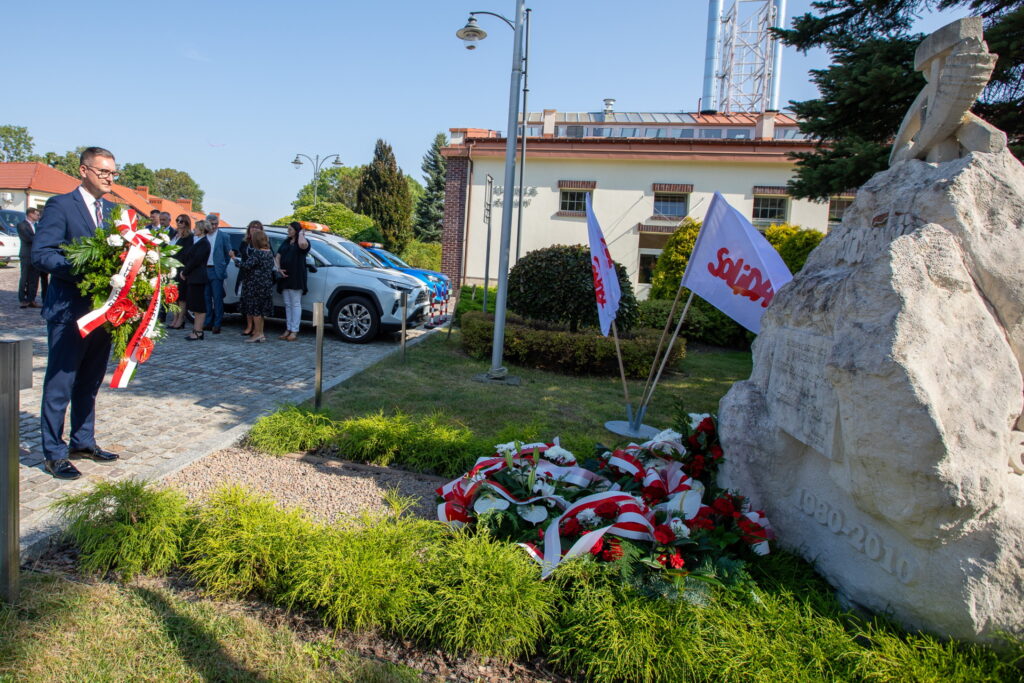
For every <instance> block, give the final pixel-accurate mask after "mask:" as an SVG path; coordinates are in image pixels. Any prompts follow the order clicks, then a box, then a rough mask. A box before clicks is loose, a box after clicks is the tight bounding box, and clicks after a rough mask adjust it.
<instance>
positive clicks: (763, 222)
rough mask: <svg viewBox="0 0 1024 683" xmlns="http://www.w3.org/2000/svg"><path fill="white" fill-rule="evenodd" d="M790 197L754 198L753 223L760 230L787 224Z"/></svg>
mask: <svg viewBox="0 0 1024 683" xmlns="http://www.w3.org/2000/svg"><path fill="white" fill-rule="evenodd" d="M788 208H789V197H754V215H753V220H752V221H751V222H752V223H753V224H754V226H755V227H757V228H759V229H763V228H767V227H768V226H769V225H779V224H780V223H785V222H786V214H787V209H788Z"/></svg>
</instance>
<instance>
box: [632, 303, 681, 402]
mask: <svg viewBox="0 0 1024 683" xmlns="http://www.w3.org/2000/svg"><path fill="white" fill-rule="evenodd" d="M680 289H682V288H680ZM691 303H693V290H691V291H690V296H689V297H688V298H687V299H686V306H684V307H683V314H682V315H681V316H679V323H678V324H676V329H675V331H674V332H673V333H672V340H671V341H670V342H669V343H668V348H666V349H665V355H664V356H662V358H661V367H660V368H658V374H657V376H656V377H655V378H654V383H653V384H652V385H651V389H650V391H649V392H648V393H647V395H646V396H644V397H643V400H642V401H640V408H639V410H637V413H638V414H639V415H640V416H642V415H643V414H644V413H645V412H647V405H648V404H649V403H650V401H651V398H653V397H654V389H655V387H657V386H658V380H660V379H661V373H662V372H663V371H664V370H665V364H666V363H667V362H668V357H669V356H670V355H672V354H671V350H672V345H673V344H675V343H676V338H677V337H678V336H679V330H680V329H681V328H682V327H683V321H684V320H686V314H687V312H689V310H690V304H691Z"/></svg>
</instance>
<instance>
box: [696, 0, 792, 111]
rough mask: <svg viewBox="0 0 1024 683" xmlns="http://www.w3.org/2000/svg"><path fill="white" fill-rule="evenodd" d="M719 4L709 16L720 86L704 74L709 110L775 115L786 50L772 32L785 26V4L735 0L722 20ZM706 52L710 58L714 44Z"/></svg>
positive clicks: (713, 63)
mask: <svg viewBox="0 0 1024 683" xmlns="http://www.w3.org/2000/svg"><path fill="white" fill-rule="evenodd" d="M721 5H722V3H721V0H717V1H716V0H712V1H711V6H710V11H709V16H708V22H709V30H708V40H709V43H710V41H712V40H713V41H714V43H715V52H714V58H713V59H711V60H710V61H711V65H709V69H711V73H713V74H714V80H717V86H718V87H717V88H714V85H712V79H711V78H708V74H706V75H705V102H706V108H707V109H710V110H720V111H722V112H725V113H758V112H763V111H765V110H766V109H775V110H777V109H778V108H779V105H778V100H779V75H780V69H781V61H782V45H781V44H780V43H779V41H778V40H776V39H775V38H774V37H773V36H772V34H771V32H770V30H769V29H771V28H772V27H777V26H781V25H782V23H783V20H784V18H785V14H786V9H785V0H733V3H732V6H731V7H730V8H729V9H728V10H727V11H726V12H725V13H724V14H721V15H719V12H720V10H721ZM708 52H709V56H710V53H711V47H710V44H709V46H708ZM709 85H711V88H709V87H708V86H709ZM716 89H717V97H715V94H716V93H715V92H714V90H716ZM708 90H710V92H708Z"/></svg>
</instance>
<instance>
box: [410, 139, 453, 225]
mask: <svg viewBox="0 0 1024 683" xmlns="http://www.w3.org/2000/svg"><path fill="white" fill-rule="evenodd" d="M447 144H448V138H447V137H446V136H445V134H444V133H438V134H437V135H436V136H435V137H434V143H433V144H432V145H431V146H430V149H429V150H428V151H427V153H426V154H424V155H423V164H422V165H421V166H420V168H421V169H423V180H424V181H425V185H426V190H425V191H424V192H423V194H422V195H421V196H420V198H419V201H417V202H416V218H415V221H414V223H413V230H414V231H415V233H416V239H418V240H420V241H421V242H440V241H441V232H442V229H443V226H442V224H441V221H442V219H444V174H445V159H444V157H443V156H441V148H442V147H444V146H445V145H447Z"/></svg>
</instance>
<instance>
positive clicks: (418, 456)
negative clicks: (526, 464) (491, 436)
mask: <svg viewBox="0 0 1024 683" xmlns="http://www.w3.org/2000/svg"><path fill="white" fill-rule="evenodd" d="M339 427H340V434H339V436H338V437H337V439H336V440H335V443H336V444H337V446H338V448H339V450H340V451H341V453H342V455H343V456H344V457H346V458H350V459H352V460H358V461H360V462H369V463H373V464H374V465H390V464H391V463H393V462H394V463H398V464H400V465H402V466H403V467H407V468H409V469H412V470H416V471H417V472H429V473H436V474H440V475H443V476H446V477H457V476H459V475H460V474H462V473H463V472H465V471H466V469H467V468H468V467H469V466H471V465H472V464H473V462H474V461H475V460H476V458H477V456H479V455H481V454H484V453H486V452H488V451H487V449H488V448H490V446H493V444H489V445H485V446H483V449H484V450H482V451H481V444H480V440H479V439H476V438H474V436H473V433H472V432H471V431H470V430H469V428H468V427H466V426H465V425H463V424H460V423H458V422H457V421H455V420H454V418H452V417H451V416H448V415H446V414H445V413H442V412H436V413H433V414H431V415H425V416H423V417H418V418H413V417H410V416H409V415H406V414H405V413H402V412H396V413H395V414H393V415H385V414H384V411H383V410H382V411H379V412H377V413H374V414H371V415H364V416H362V417H356V418H351V419H348V420H343V421H342V422H340V423H339Z"/></svg>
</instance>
